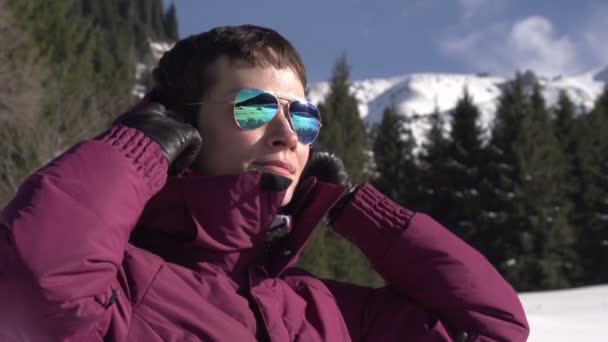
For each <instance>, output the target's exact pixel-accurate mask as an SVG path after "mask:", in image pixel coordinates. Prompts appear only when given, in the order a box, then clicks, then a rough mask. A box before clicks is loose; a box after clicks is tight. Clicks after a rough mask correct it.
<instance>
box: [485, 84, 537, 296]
mask: <svg viewBox="0 0 608 342" xmlns="http://www.w3.org/2000/svg"><path fill="white" fill-rule="evenodd" d="M528 111H529V109H528V104H527V99H526V95H525V93H524V80H523V77H522V76H521V75H520V74H517V75H516V76H515V79H514V80H513V81H512V82H510V83H508V84H506V85H504V86H503V89H502V93H501V96H500V98H499V100H498V108H497V111H496V116H495V121H494V125H493V127H492V132H491V138H490V141H489V143H488V145H487V146H486V148H485V149H484V161H485V162H484V163H483V164H482V166H481V173H482V174H481V176H482V177H481V180H480V182H479V190H480V194H481V199H482V203H483V213H482V216H481V217H480V218H479V225H480V230H481V231H482V232H483V235H484V236H487V237H489V239H487V240H485V239H484V251H485V252H486V253H485V255H486V257H488V259H489V260H490V261H491V262H492V264H494V266H496V267H497V268H498V269H499V271H500V272H501V273H502V274H503V275H505V276H506V277H507V278H508V279H509V280H510V281H511V283H513V284H514V285H515V286H516V287H517V279H516V275H515V272H514V267H515V266H516V265H517V263H518V258H519V256H520V254H521V248H520V246H521V244H520V235H521V229H522V222H521V220H520V217H519V216H518V215H516V206H515V204H516V203H517V201H519V200H521V199H520V198H519V197H518V196H519V194H518V193H517V189H516V186H517V182H518V175H519V168H518V165H517V160H516V155H515V151H514V148H513V142H514V141H517V139H519V137H520V133H521V122H522V121H523V118H524V117H525V115H526V113H527V112H528ZM492 237H493V238H492Z"/></svg>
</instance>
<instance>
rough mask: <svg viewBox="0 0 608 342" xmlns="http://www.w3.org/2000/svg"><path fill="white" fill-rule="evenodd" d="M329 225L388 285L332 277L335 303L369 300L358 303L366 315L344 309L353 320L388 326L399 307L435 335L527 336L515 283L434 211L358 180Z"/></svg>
mask: <svg viewBox="0 0 608 342" xmlns="http://www.w3.org/2000/svg"><path fill="white" fill-rule="evenodd" d="M333 228H334V229H335V230H336V231H337V232H338V233H339V234H341V235H342V236H343V237H345V238H346V239H348V240H350V241H352V242H353V243H354V244H355V245H356V246H358V247H359V248H360V249H361V250H362V251H363V252H364V253H365V254H366V255H367V257H368V258H369V260H370V261H371V263H372V264H373V265H374V268H375V269H376V271H377V272H378V273H379V274H380V275H381V276H382V277H383V278H384V279H385V281H386V282H387V284H388V285H387V287H386V288H383V289H377V290H370V289H364V288H359V287H354V286H348V285H346V284H339V283H333V284H329V286H330V288H333V290H332V291H333V292H334V293H338V296H337V297H336V298H337V301H338V303H343V304H345V305H348V306H352V307H353V310H352V311H353V312H357V305H361V304H356V303H366V304H365V307H364V308H361V309H362V310H363V309H364V310H366V311H368V313H367V314H365V315H358V314H352V313H351V314H349V315H350V316H351V317H355V319H357V320H359V321H360V322H358V323H357V324H358V326H362V327H364V326H369V329H372V330H373V329H384V330H386V322H390V321H391V320H395V319H399V317H397V316H393V317H391V316H392V315H395V313H399V314H400V315H402V316H403V315H405V316H407V315H413V316H412V317H415V319H414V320H420V322H421V325H424V322H427V323H426V324H427V328H428V329H429V330H435V331H436V333H437V334H439V335H444V336H445V333H449V335H450V336H452V337H455V336H460V337H463V338H464V336H468V337H467V338H466V339H462V341H465V340H466V341H525V340H526V338H527V336H528V333H529V328H528V323H527V321H526V317H525V313H524V311H523V307H522V305H521V303H520V301H519V299H518V297H517V294H516V292H515V291H514V290H513V288H512V287H511V286H510V285H509V284H508V283H507V282H506V281H505V280H504V279H503V278H502V277H501V276H500V274H499V273H498V272H497V271H496V270H495V269H494V267H492V265H491V264H490V263H489V262H488V261H487V260H486V259H485V258H484V257H483V256H482V255H481V254H480V253H479V252H477V251H476V250H475V249H473V248H472V247H470V246H469V245H467V244H466V243H465V242H464V241H462V240H460V239H459V238H458V237H456V236H455V235H454V234H452V233H451V232H449V231H448V230H447V229H445V228H444V227H443V226H441V225H440V224H439V223H437V222H436V221H435V220H433V219H432V218H431V217H429V216H427V215H425V214H422V213H414V212H412V211H410V210H408V209H406V208H403V207H401V206H399V205H397V204H396V203H395V202H393V201H391V200H390V199H388V198H387V197H385V196H384V195H383V194H382V193H380V192H379V191H378V190H376V189H375V188H374V187H373V186H371V185H363V186H361V187H360V188H359V189H358V190H357V191H356V192H355V193H354V194H353V198H352V200H351V201H350V202H349V203H348V204H347V205H346V206H345V207H344V208H343V210H342V211H341V212H340V213H339V214H338V216H337V217H336V218H335V220H334V222H333ZM349 293H351V295H348V294H349ZM345 296H346V297H345ZM354 298H357V300H354V301H353V299H354ZM364 299H366V300H364ZM417 307H418V308H421V309H422V310H424V311H425V312H426V316H428V317H427V318H425V317H426V316H425V314H423V313H421V311H420V310H417V311H416V309H415V308H417ZM370 312H371V313H375V317H372V316H370V314H369V313H370ZM431 317H436V319H437V322H435V323H433V321H432V320H431V319H430V318H431ZM346 318H347V319H348V317H346ZM371 321H373V323H370V322H371ZM347 324H348V322H347ZM403 324H404V326H411V325H412V324H413V322H411V321H410V322H407V321H406V320H404V321H403ZM349 325H350V324H349ZM433 325H441V326H433ZM378 334H380V335H378ZM359 335H360V336H374V335H376V336H382V332H378V331H367V332H361V333H360V334H359ZM384 337H386V336H384ZM394 339H398V338H397V337H396V336H394ZM384 340H387V339H384ZM431 340H433V341H435V340H440V339H431Z"/></svg>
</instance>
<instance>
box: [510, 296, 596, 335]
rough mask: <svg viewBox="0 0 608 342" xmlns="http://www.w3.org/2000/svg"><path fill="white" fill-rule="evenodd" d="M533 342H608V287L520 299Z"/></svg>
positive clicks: (521, 297)
mask: <svg viewBox="0 0 608 342" xmlns="http://www.w3.org/2000/svg"><path fill="white" fill-rule="evenodd" d="M519 298H520V299H521V301H522V303H523V305H524V309H525V311H526V315H527V317H528V322H529V323H530V338H529V339H528V341H530V342H549V341H550V342H565V341H581V342H583V341H584V342H600V341H602V342H605V341H608V285H601V286H590V287H582V288H577V289H568V290H559V291H544V292H529V293H521V294H520V295H519Z"/></svg>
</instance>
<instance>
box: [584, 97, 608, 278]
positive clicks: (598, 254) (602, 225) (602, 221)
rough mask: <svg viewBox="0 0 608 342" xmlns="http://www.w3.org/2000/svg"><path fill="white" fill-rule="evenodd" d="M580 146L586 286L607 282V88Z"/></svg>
mask: <svg viewBox="0 0 608 342" xmlns="http://www.w3.org/2000/svg"><path fill="white" fill-rule="evenodd" d="M584 126H585V130H584V133H585V134H584V135H583V136H582V139H581V144H580V147H579V154H580V156H581V173H582V180H583V202H584V209H583V210H582V214H583V215H582V216H583V217H584V220H583V221H582V223H581V224H582V227H581V229H582V233H581V240H580V243H579V251H580V254H581V258H582V264H583V267H584V279H585V283H586V284H596V283H603V282H607V281H608V272H606V267H605V265H604V261H605V260H608V134H606V132H608V85H606V86H605V87H604V91H603V93H602V95H601V96H600V97H599V98H598V100H597V101H596V103H595V106H594V108H593V110H592V111H591V113H590V114H589V115H588V116H587V117H586V118H585V122H584Z"/></svg>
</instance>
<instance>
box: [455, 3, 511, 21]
mask: <svg viewBox="0 0 608 342" xmlns="http://www.w3.org/2000/svg"><path fill="white" fill-rule="evenodd" d="M458 5H459V6H460V8H461V9H462V12H463V17H464V19H465V20H469V19H472V18H475V17H482V16H488V15H492V14H494V13H496V12H498V11H499V10H500V9H501V8H503V6H504V5H505V2H504V0H458Z"/></svg>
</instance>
